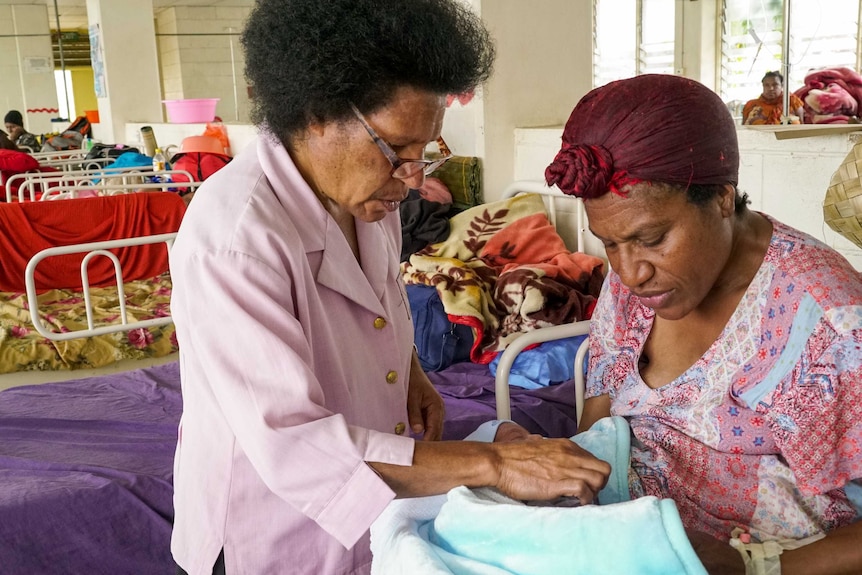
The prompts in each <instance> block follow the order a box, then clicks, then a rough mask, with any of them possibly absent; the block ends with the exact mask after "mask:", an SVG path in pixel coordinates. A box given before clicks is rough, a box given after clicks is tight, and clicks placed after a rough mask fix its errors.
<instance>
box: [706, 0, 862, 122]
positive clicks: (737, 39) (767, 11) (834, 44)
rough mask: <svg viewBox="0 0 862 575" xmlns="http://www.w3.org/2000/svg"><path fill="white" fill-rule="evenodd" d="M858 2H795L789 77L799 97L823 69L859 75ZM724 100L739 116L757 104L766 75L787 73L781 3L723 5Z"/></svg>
mask: <svg viewBox="0 0 862 575" xmlns="http://www.w3.org/2000/svg"><path fill="white" fill-rule="evenodd" d="M859 12H860V2H859V0H791V2H790V56H789V60H788V61H789V63H790V77H789V78H785V80H784V84H785V88H786V89H788V90H790V91H794V90H796V89H797V88H799V87H800V86H802V84H803V82H804V80H805V76H806V75H807V74H808V73H809V72H810V71H811V70H816V69H821V68H837V67H847V68H851V69H855V70H857V71H858V70H859V61H860V49H859V37H860V34H859ZM721 21H722V34H721V96H722V98H723V99H724V100H725V101H727V102H729V105H730V107H731V109H732V110H734V111H735V112H736V114H737V115H740V114H741V107H742V105H743V104H744V102H745V101H747V100H750V99H751V98H756V97H757V96H758V95H759V94H760V92H761V90H762V86H761V84H760V80H761V78H763V75H764V74H765V73H766V72H768V71H770V70H777V71H782V69H781V65H782V29H783V23H784V17H783V2H782V0H723V1H722V8H721Z"/></svg>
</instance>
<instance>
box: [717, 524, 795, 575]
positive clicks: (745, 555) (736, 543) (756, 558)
mask: <svg viewBox="0 0 862 575" xmlns="http://www.w3.org/2000/svg"><path fill="white" fill-rule="evenodd" d="M730 546H731V547H733V548H734V549H736V550H737V551H739V554H740V555H741V556H742V561H743V562H744V563H745V575H781V558H780V555H781V553H782V552H783V551H784V548H783V547H782V546H781V544H780V543H778V542H777V541H765V542H763V543H753V542H751V535H750V534H748V533H745V532H744V531H743V530H742V529H740V528H738V527H737V528H736V529H734V530H733V531H732V532H731V539H730Z"/></svg>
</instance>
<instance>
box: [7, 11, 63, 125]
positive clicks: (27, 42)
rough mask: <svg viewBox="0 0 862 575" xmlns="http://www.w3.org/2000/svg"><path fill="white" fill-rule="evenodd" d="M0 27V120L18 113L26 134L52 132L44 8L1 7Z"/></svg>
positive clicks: (50, 63)
mask: <svg viewBox="0 0 862 575" xmlns="http://www.w3.org/2000/svg"><path fill="white" fill-rule="evenodd" d="M0 23H2V30H3V32H2V34H0V36H2V37H0V78H2V79H3V84H2V89H0V118H2V115H5V114H6V112H8V111H9V110H19V111H20V112H21V114H22V115H23V116H24V127H25V128H26V129H27V131H28V132H32V133H34V134H43V133H47V132H51V131H53V127H52V125H51V118H55V117H56V116H57V91H56V88H55V83H54V67H53V61H54V59H53V56H52V54H51V31H50V29H49V28H48V10H47V8H46V7H45V6H44V5H36V4H33V5H29V4H28V5H12V6H10V5H2V4H0ZM46 63H47V64H48V66H47V67H46V66H45V65H44V64H46ZM64 126H65V124H64ZM0 128H2V123H0ZM4 131H5V130H4Z"/></svg>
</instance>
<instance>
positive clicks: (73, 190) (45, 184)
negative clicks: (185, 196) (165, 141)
mask: <svg viewBox="0 0 862 575" xmlns="http://www.w3.org/2000/svg"><path fill="white" fill-rule="evenodd" d="M166 176H168V177H170V179H171V180H173V179H175V178H174V176H183V177H184V178H187V179H188V181H183V182H177V183H175V184H174V183H172V182H147V183H136V182H134V181H132V180H133V178H134V179H140V178H156V177H158V178H164V177H166ZM16 182H21V183H20V184H18V201H19V202H23V201H26V200H30V201H35V200H36V192H37V187H38V188H39V189H40V190H41V191H42V198H41V199H43V200H48V199H59V198H58V196H59V197H73V198H74V197H77V196H78V195H79V193H80V192H83V191H96V192H98V194H99V195H114V194H118V193H129V192H133V191H137V190H167V189H169V188H171V187H174V186H176V187H183V188H189V187H190V188H192V189H194V188H196V187H198V186H199V185H200V182H195V181H194V178H193V177H192V175H191V174H190V173H189V172H188V171H186V170H162V171H158V172H156V171H154V170H153V169H152V168H150V167H146V166H144V167H142V166H129V167H125V168H110V167H108V168H99V169H94V170H78V171H73V172H59V173H57V172H27V173H23V174H15V175H13V176H11V177H9V179H8V180H7V181H6V201H7V202H11V201H13V199H14V196H13V193H12V189H13V184H15V183H16Z"/></svg>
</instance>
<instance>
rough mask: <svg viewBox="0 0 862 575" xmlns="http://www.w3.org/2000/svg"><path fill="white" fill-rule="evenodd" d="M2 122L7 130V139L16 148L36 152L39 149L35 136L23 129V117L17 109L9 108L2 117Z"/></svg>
mask: <svg viewBox="0 0 862 575" xmlns="http://www.w3.org/2000/svg"><path fill="white" fill-rule="evenodd" d="M3 123H5V124H6V129H7V130H9V139H10V140H12V143H13V144H15V145H16V146H18V148H20V149H22V150H25V151H30V152H36V151H38V150H39V142H38V140H36V136H34V135H33V134H31V133H30V132H28V131H27V130H25V129H24V118H23V117H22V116H21V112H19V111H18V110H9V112H7V113H6V117H4V118H3Z"/></svg>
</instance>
